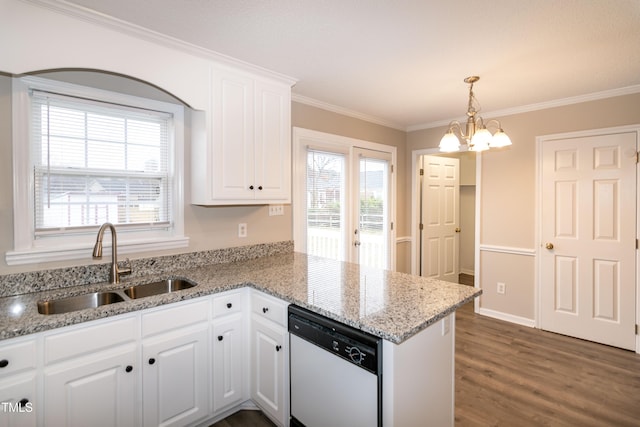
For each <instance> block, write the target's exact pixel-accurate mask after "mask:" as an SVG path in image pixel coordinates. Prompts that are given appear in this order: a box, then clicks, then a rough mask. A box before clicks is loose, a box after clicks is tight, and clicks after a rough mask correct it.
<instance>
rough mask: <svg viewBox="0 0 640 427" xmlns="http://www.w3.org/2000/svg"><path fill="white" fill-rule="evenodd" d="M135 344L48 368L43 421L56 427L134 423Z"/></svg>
mask: <svg viewBox="0 0 640 427" xmlns="http://www.w3.org/2000/svg"><path fill="white" fill-rule="evenodd" d="M135 361H136V348H135V344H130V345H126V346H121V347H118V348H115V349H110V350H106V351H100V352H99V353H95V354H91V355H89V356H87V357H82V358H78V359H73V360H70V361H68V362H64V363H61V364H57V365H55V366H53V367H52V368H47V369H46V370H45V374H44V396H45V398H44V404H45V406H44V422H45V424H46V425H55V426H105V427H106V426H120V425H134V424H135V423H136V421H137V420H136V394H135V391H136V370H137V369H139V367H138V366H136V364H135Z"/></svg>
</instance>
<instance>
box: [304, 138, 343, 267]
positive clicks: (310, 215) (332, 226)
mask: <svg viewBox="0 0 640 427" xmlns="http://www.w3.org/2000/svg"><path fill="white" fill-rule="evenodd" d="M345 181H346V180H345V156H344V155H342V154H336V153H326V152H320V151H311V150H310V151H309V152H308V154H307V253H308V254H310V255H318V256H323V257H327V258H332V259H337V260H340V261H343V260H345V238H344V236H345V233H344V227H345V215H344V212H345V204H344V194H345Z"/></svg>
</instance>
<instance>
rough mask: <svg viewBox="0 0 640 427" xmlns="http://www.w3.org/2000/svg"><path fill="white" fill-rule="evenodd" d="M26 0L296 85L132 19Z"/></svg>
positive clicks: (51, 0) (62, 2)
mask: <svg viewBox="0 0 640 427" xmlns="http://www.w3.org/2000/svg"><path fill="white" fill-rule="evenodd" d="M21 1H22V2H24V3H29V4H32V5H34V6H37V7H42V8H45V9H48V10H51V11H53V12H56V13H60V14H62V15H66V16H69V17H71V18H75V19H80V20H82V21H85V22H89V23H92V24H97V25H100V26H102V27H106V28H109V29H112V30H115V31H118V32H120V33H125V34H128V35H131V36H133V37H136V38H139V39H144V40H147V41H150V42H153V43H156V44H160V45H163V46H165V47H169V48H173V49H177V50H180V51H182V52H186V53H190V54H192V55H196V56H199V57H201V58H205V59H209V60H213V61H215V62H217V63H220V64H223V65H227V66H231V67H236V68H240V69H243V70H245V71H247V72H252V73H256V74H259V75H262V76H264V77H268V78H271V79H274V80H278V81H281V82H283V83H286V84H288V85H290V86H293V85H294V84H295V83H296V82H297V79H294V78H293V77H290V76H287V75H285V74H281V73H278V72H276V71H272V70H269V69H267V68H263V67H260V66H258V65H255V64H251V63H249V62H245V61H242V60H240V59H237V58H233V57H231V56H228V55H224V54H222V53H219V52H215V51H213V50H210V49H205V48H203V47H200V46H197V45H194V44H192V43H188V42H186V41H184V40H180V39H178V38H175V37H171V36H168V35H166V34H162V33H159V32H157V31H154V30H150V29H148V28H145V27H142V26H139V25H136V24H132V23H131V22H127V21H124V20H122V19H118V18H114V17H113V16H109V15H106V14H104V13H100V12H97V11H95V10H92V9H89V8H86V7H84V6H80V5H77V4H73V3H69V2H68V1H66V0H21Z"/></svg>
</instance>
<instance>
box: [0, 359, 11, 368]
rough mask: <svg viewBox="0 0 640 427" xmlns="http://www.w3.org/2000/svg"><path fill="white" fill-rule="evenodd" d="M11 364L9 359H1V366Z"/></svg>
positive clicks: (4, 366)
mask: <svg viewBox="0 0 640 427" xmlns="http://www.w3.org/2000/svg"><path fill="white" fill-rule="evenodd" d="M8 365H9V361H8V360H7V359H2V360H0V368H6V367H7V366H8Z"/></svg>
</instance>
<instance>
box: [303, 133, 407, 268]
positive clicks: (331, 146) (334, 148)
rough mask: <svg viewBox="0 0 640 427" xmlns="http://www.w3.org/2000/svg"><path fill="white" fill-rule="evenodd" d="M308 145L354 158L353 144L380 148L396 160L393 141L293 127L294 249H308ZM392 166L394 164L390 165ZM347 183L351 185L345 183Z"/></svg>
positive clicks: (392, 202)
mask: <svg viewBox="0 0 640 427" xmlns="http://www.w3.org/2000/svg"><path fill="white" fill-rule="evenodd" d="M307 147H311V148H313V149H317V150H322V149H323V148H324V149H325V150H327V151H331V152H336V153H343V154H347V155H348V156H349V158H353V151H354V149H356V148H364V149H367V150H373V151H380V152H382V153H387V154H390V155H391V165H392V166H393V165H395V164H397V148H396V147H394V146H392V145H385V144H380V143H377V142H370V141H365V140H361V139H355V138H349V137H346V136H340V135H334V134H330V133H324V132H319V131H315V130H311V129H304V128H298V127H294V128H293V204H292V206H293V241H294V250H295V251H296V252H305V253H306V251H307V249H306V248H307V241H306V233H305V224H306V222H305V220H304V218H306V214H307V204H306V203H305V200H306V182H307V179H306V173H307V168H306V165H307ZM393 167H395V166H393ZM396 176H397V173H392V174H391V181H390V183H389V193H390V195H389V220H390V221H391V222H392V223H393V224H394V227H393V229H392V230H390V231H389V242H390V244H389V267H388V269H389V270H394V271H395V268H396V243H397V242H396V229H397V225H396V224H397V222H396V197H397V196H396V194H397V191H396ZM347 185H351V183H348V184H347Z"/></svg>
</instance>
